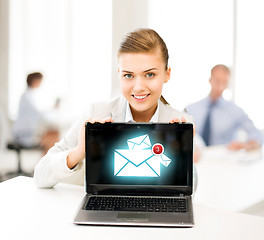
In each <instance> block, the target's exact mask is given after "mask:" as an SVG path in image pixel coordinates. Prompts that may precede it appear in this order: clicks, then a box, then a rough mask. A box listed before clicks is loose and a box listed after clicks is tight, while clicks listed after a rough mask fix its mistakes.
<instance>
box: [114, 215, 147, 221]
mask: <svg viewBox="0 0 264 240" xmlns="http://www.w3.org/2000/svg"><path fill="white" fill-rule="evenodd" d="M116 220H117V221H123V222H124V221H126V222H148V221H149V215H148V214H144V213H118V215H117V218H116Z"/></svg>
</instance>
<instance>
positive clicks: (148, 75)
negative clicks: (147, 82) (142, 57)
mask: <svg viewBox="0 0 264 240" xmlns="http://www.w3.org/2000/svg"><path fill="white" fill-rule="evenodd" d="M146 76H147V77H148V78H152V77H154V76H155V74H154V73H147V75H146Z"/></svg>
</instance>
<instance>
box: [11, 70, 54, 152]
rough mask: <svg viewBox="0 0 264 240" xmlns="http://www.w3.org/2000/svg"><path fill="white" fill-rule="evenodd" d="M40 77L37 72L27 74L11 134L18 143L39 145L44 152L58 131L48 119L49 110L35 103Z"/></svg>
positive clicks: (31, 145)
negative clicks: (43, 109)
mask: <svg viewBox="0 0 264 240" xmlns="http://www.w3.org/2000/svg"><path fill="white" fill-rule="evenodd" d="M42 79H43V75H42V74H41V73H39V72H35V73H31V74H29V75H28V76H27V85H28V87H27V89H26V91H25V93H24V94H23V95H22V97H21V99H20V103H19V111H18V116H17V119H16V121H15V124H14V129H13V135H14V140H15V141H16V142H17V143H19V144H20V145H22V146H24V147H29V148H30V147H34V146H41V147H42V149H43V152H44V153H46V152H47V150H48V149H49V148H50V147H51V146H53V145H54V143H55V142H56V141H58V140H59V133H58V131H57V129H56V128H55V126H54V123H53V122H52V121H51V119H50V118H51V117H50V116H51V114H50V112H44V111H42V110H41V109H40V108H39V106H38V104H37V102H38V101H37V99H38V93H39V92H38V88H39V87H40V85H41V83H42ZM53 120H54V119H53Z"/></svg>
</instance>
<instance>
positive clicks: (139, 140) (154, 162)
mask: <svg viewBox="0 0 264 240" xmlns="http://www.w3.org/2000/svg"><path fill="white" fill-rule="evenodd" d="M127 144H128V148H129V149H115V151H114V176H130V177H159V176H160V164H163V165H164V166H165V167H168V166H169V164H170V162H171V159H170V158H168V157H167V156H166V155H164V154H160V155H156V154H153V152H152V149H151V147H152V146H151V142H150V139H149V136H148V134H146V135H142V136H139V137H136V138H132V139H129V140H128V141H127Z"/></svg>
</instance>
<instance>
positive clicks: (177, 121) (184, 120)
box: [170, 116, 196, 136]
mask: <svg viewBox="0 0 264 240" xmlns="http://www.w3.org/2000/svg"><path fill="white" fill-rule="evenodd" d="M180 122H182V123H186V122H187V121H186V118H185V117H183V116H182V117H181V120H180V119H179V118H173V119H172V120H171V121H170V123H180ZM195 132H196V127H195V125H194V124H193V136H195Z"/></svg>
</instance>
